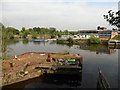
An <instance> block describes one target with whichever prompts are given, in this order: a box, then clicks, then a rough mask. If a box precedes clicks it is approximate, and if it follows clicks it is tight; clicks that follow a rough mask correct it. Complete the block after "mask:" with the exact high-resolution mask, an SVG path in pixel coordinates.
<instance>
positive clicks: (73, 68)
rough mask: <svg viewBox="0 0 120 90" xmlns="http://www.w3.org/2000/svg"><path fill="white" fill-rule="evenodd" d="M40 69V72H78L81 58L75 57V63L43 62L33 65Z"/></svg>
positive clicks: (80, 69) (80, 67)
mask: <svg viewBox="0 0 120 90" xmlns="http://www.w3.org/2000/svg"><path fill="white" fill-rule="evenodd" d="M35 69H41V70H42V73H47V74H48V73H59V74H60V73H64V74H65V73H68V72H67V71H68V70H69V73H71V74H74V73H79V72H82V58H76V59H75V63H74V64H73V63H58V62H44V63H43V64H40V65H38V66H36V67H35Z"/></svg>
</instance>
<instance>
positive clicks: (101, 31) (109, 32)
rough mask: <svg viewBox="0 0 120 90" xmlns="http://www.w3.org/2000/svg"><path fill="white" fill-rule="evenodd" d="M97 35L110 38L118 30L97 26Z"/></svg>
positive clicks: (101, 37) (116, 33)
mask: <svg viewBox="0 0 120 90" xmlns="http://www.w3.org/2000/svg"><path fill="white" fill-rule="evenodd" d="M98 35H99V38H100V39H112V38H114V37H115V36H117V35H118V32H117V31H115V30H107V28H103V29H99V28H98Z"/></svg>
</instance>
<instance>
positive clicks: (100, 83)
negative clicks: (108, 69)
mask: <svg viewBox="0 0 120 90" xmlns="http://www.w3.org/2000/svg"><path fill="white" fill-rule="evenodd" d="M98 74H99V75H98V83H97V88H99V89H106V90H110V85H109V83H108V81H107V80H106V79H105V77H104V75H103V73H102V71H101V70H100V69H99V72H98Z"/></svg>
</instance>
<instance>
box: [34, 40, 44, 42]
mask: <svg viewBox="0 0 120 90" xmlns="http://www.w3.org/2000/svg"><path fill="white" fill-rule="evenodd" d="M32 41H33V42H45V40H32Z"/></svg>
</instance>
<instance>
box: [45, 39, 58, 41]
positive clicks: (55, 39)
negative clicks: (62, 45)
mask: <svg viewBox="0 0 120 90" xmlns="http://www.w3.org/2000/svg"><path fill="white" fill-rule="evenodd" d="M47 40H49V41H52V40H57V39H47Z"/></svg>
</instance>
